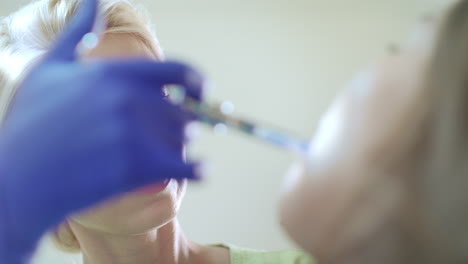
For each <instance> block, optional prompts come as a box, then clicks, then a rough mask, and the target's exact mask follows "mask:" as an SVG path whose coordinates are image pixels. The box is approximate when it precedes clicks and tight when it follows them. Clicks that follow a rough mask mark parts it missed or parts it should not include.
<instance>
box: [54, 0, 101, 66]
mask: <svg viewBox="0 0 468 264" xmlns="http://www.w3.org/2000/svg"><path fill="white" fill-rule="evenodd" d="M97 12H98V2H97V0H83V1H82V2H81V4H80V5H79V7H78V8H77V12H76V14H75V15H74V16H73V18H72V19H71V21H70V22H69V23H68V25H67V26H66V27H65V31H64V32H63V33H62V34H61V35H60V36H59V38H58V41H57V42H56V43H55V46H54V48H52V49H51V51H50V52H49V54H48V56H47V60H56V61H57V60H58V61H73V60H75V58H76V53H75V50H76V46H77V45H78V43H79V42H80V41H81V39H82V38H83V36H84V35H86V34H87V33H89V32H91V31H92V30H93V26H94V24H95V21H96V19H97Z"/></svg>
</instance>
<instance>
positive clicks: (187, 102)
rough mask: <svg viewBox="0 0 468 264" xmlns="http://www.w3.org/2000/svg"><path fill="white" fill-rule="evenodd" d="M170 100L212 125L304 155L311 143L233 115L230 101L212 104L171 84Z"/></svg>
mask: <svg viewBox="0 0 468 264" xmlns="http://www.w3.org/2000/svg"><path fill="white" fill-rule="evenodd" d="M168 93H169V100H170V101H171V102H172V103H174V104H177V105H181V106H182V107H184V108H185V109H186V110H187V111H189V112H192V113H194V114H195V115H196V116H197V117H198V120H199V121H200V122H202V123H204V124H207V125H210V126H213V127H215V126H217V125H225V126H226V127H228V128H231V129H234V130H236V131H238V132H241V133H243V134H246V135H249V136H251V137H255V138H257V139H259V140H261V141H263V142H266V143H269V144H272V145H275V146H277V147H280V148H283V149H286V150H289V151H292V152H295V153H298V154H300V155H304V154H306V153H307V150H308V146H309V143H308V141H306V140H302V139H300V138H297V137H295V136H292V135H290V134H289V133H285V132H282V131H280V130H278V129H274V128H271V127H267V126H263V125H259V124H257V123H254V122H250V121H247V120H245V119H241V118H237V117H234V116H232V115H231V114H232V111H233V106H232V104H230V103H229V102H224V103H222V104H218V105H210V104H208V103H205V102H199V101H197V100H194V99H192V98H190V97H189V96H187V95H186V93H185V92H184V90H183V88H181V87H178V86H171V87H169V88H168Z"/></svg>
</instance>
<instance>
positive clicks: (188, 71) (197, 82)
mask: <svg viewBox="0 0 468 264" xmlns="http://www.w3.org/2000/svg"><path fill="white" fill-rule="evenodd" d="M106 67H109V72H111V73H112V74H117V73H118V74H120V75H121V77H120V78H129V79H131V80H139V81H142V82H143V83H145V84H146V86H148V87H150V88H154V87H156V86H157V88H158V89H159V87H160V86H161V85H169V84H175V85H180V86H182V87H184V88H185V90H186V93H187V95H188V96H190V97H192V98H194V99H196V100H202V98H203V85H204V82H205V80H204V78H203V76H202V75H201V74H200V73H199V72H197V71H196V70H195V69H193V68H192V67H190V66H188V65H186V64H183V63H177V62H154V61H150V60H131V61H121V62H119V63H115V62H114V63H112V64H108V65H106Z"/></svg>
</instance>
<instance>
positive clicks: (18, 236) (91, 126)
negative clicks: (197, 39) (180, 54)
mask: <svg viewBox="0 0 468 264" xmlns="http://www.w3.org/2000/svg"><path fill="white" fill-rule="evenodd" d="M96 10H97V3H96V0H84V1H83V3H82V5H81V7H80V9H79V10H78V13H77V15H76V16H75V17H74V18H73V19H72V21H71V22H70V25H69V26H68V30H67V31H66V32H65V33H64V34H63V35H61V37H60V38H59V41H58V42H57V44H56V46H55V47H54V48H53V49H52V50H51V52H50V53H49V54H48V55H47V56H46V58H45V59H44V60H43V61H42V62H41V63H40V64H38V65H37V66H36V67H35V68H34V69H32V71H30V73H29V74H28V75H27V77H26V78H25V79H24V81H23V82H22V84H21V86H20V87H19V89H18V91H17V94H16V96H15V98H14V100H13V102H12V104H11V107H10V109H9V113H8V115H7V118H6V120H5V122H4V124H3V126H2V128H1V131H0V263H2V264H15V263H25V262H27V259H28V258H29V255H30V254H31V253H33V251H34V249H35V247H36V244H37V241H38V240H39V239H40V238H41V236H42V235H43V234H44V233H45V232H46V231H47V229H48V228H51V227H52V226H53V225H55V224H58V223H59V222H60V221H61V220H62V219H63V218H64V217H65V216H67V215H68V214H70V213H72V212H74V211H76V210H79V209H83V208H86V207H88V206H91V205H93V204H95V203H96V202H99V201H101V200H103V199H105V198H108V197H110V196H111V195H114V194H117V193H120V192H125V191H129V190H133V189H135V188H137V187H141V186H143V185H145V184H148V183H153V182H157V181H162V180H165V179H166V178H175V179H182V178H192V179H194V178H197V175H196V173H195V172H196V165H195V164H186V163H184V161H183V160H182V155H181V149H182V145H183V143H184V128H185V125H186V123H187V122H188V121H190V120H191V119H192V117H191V116H190V115H189V114H188V113H185V112H183V111H182V110H181V109H179V108H178V107H177V106H174V105H171V104H170V103H169V102H167V101H166V100H165V99H164V98H163V95H162V86H163V85H165V84H178V85H182V86H184V87H185V88H186V89H187V92H188V93H189V94H190V95H191V96H193V97H194V98H198V99H200V98H201V86H202V81H203V79H202V77H201V76H200V75H199V74H198V73H196V72H195V71H194V70H193V69H191V68H190V67H188V66H185V65H183V64H178V63H156V62H151V61H145V60H131V61H130V60H126V61H120V62H115V61H113V62H112V63H110V62H109V63H106V62H94V63H87V64H83V63H80V62H78V61H77V60H76V58H75V47H76V45H77V44H78V43H79V41H80V40H81V38H82V37H83V35H84V34H86V33H88V32H90V31H91V29H92V26H93V22H94V19H95V16H96Z"/></svg>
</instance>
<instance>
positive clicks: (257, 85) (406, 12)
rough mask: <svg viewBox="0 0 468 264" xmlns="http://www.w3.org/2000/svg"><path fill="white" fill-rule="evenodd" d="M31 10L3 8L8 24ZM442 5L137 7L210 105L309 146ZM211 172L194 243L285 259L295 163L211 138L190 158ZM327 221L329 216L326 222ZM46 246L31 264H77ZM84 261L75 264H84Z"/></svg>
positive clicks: (191, 220) (279, 1)
mask: <svg viewBox="0 0 468 264" xmlns="http://www.w3.org/2000/svg"><path fill="white" fill-rule="evenodd" d="M27 2H29V1H24V0H21V1H19V0H2V2H1V3H0V15H2V16H3V15H7V14H8V13H9V12H12V11H13V10H15V9H17V8H18V7H19V6H21V5H22V4H24V3H27ZM443 2H446V1H444V0H392V1H387V0H354V1H345V0H341V1H339V0H197V1H181V0H140V1H137V3H140V4H141V5H143V6H145V7H146V8H147V9H148V11H149V14H150V15H151V16H152V18H153V20H154V23H155V27H156V30H157V34H158V37H159V40H160V42H161V44H162V46H163V48H164V50H165V52H166V55H167V56H168V57H169V58H178V59H181V60H188V61H189V62H192V63H193V64H194V65H196V66H198V67H200V69H202V70H203V72H204V73H206V75H207V76H209V77H210V79H211V80H212V81H213V89H212V90H210V91H209V94H208V98H209V99H210V100H224V99H228V100H231V101H232V102H234V103H235V106H236V112H237V113H238V114H241V115H244V116H248V117H250V118H252V119H255V120H262V121H264V122H266V123H272V124H279V125H281V126H283V127H285V128H288V129H290V130H291V131H296V132H297V133H298V134H300V135H303V136H305V137H310V136H311V135H312V134H313V132H314V128H315V127H316V125H317V122H318V120H319V117H320V115H321V113H323V112H324V111H325V109H326V108H327V105H328V104H329V103H330V101H331V100H332V99H333V97H334V95H335V94H336V93H337V92H338V91H339V90H340V89H341V88H342V87H343V86H344V85H345V84H346V82H347V81H348V80H350V79H351V78H352V76H353V74H354V73H356V72H358V71H359V70H360V69H362V68H363V67H366V65H368V64H370V63H372V62H373V61H374V60H375V59H377V58H378V57H379V56H382V55H383V54H385V53H386V52H387V50H388V49H389V47H391V46H394V45H403V44H404V42H405V40H406V38H407V36H408V34H409V33H410V32H411V30H412V29H413V28H414V27H415V26H416V24H417V23H418V22H419V20H420V19H421V17H422V16H423V15H425V14H427V13H431V12H432V13H433V12H434V11H435V10H438V6H440V3H443ZM191 153H192V156H193V157H196V158H199V159H202V160H205V161H208V162H209V164H210V165H211V166H210V167H211V170H210V172H209V174H208V175H207V176H206V179H205V181H203V182H202V183H197V184H192V185H191V186H189V191H188V193H187V196H186V199H185V201H184V205H183V207H182V209H181V215H180V219H181V222H182V225H183V227H184V229H185V232H186V234H187V236H188V237H189V238H190V239H192V240H195V241H197V242H202V243H217V242H229V243H232V244H236V245H239V246H243V247H250V248H256V249H265V250H276V249H284V248H291V247H293V246H294V245H293V244H292V243H291V242H290V241H289V240H288V239H287V237H286V236H285V234H283V233H282V231H281V229H280V226H279V224H278V222H277V219H276V201H277V197H278V193H279V191H280V186H281V183H282V176H283V173H284V172H285V171H286V170H287V168H288V166H289V164H290V162H292V161H293V158H294V157H293V156H292V155H289V154H288V153H285V152H282V151H279V150H276V149H275V148H272V147H270V146H267V145H264V144H262V143H257V142H256V141H252V140H251V139H248V138H245V137H243V136H239V134H236V133H235V132H229V133H228V134H227V135H224V136H222V135H213V133H211V131H210V130H208V129H204V130H202V133H201V135H200V136H199V138H198V139H197V140H196V142H195V143H194V144H193V146H192V148H191ZM317 214H320V212H317ZM79 259H80V257H79V255H66V254H63V253H61V252H58V251H57V250H56V249H55V248H54V247H53V246H51V245H50V242H49V241H48V240H47V239H46V240H45V242H44V243H43V244H42V246H41V249H40V251H39V252H38V254H37V257H36V259H35V262H34V263H38V264H54V263H60V264H62V263H80V261H79ZM75 261H76V262H75Z"/></svg>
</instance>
